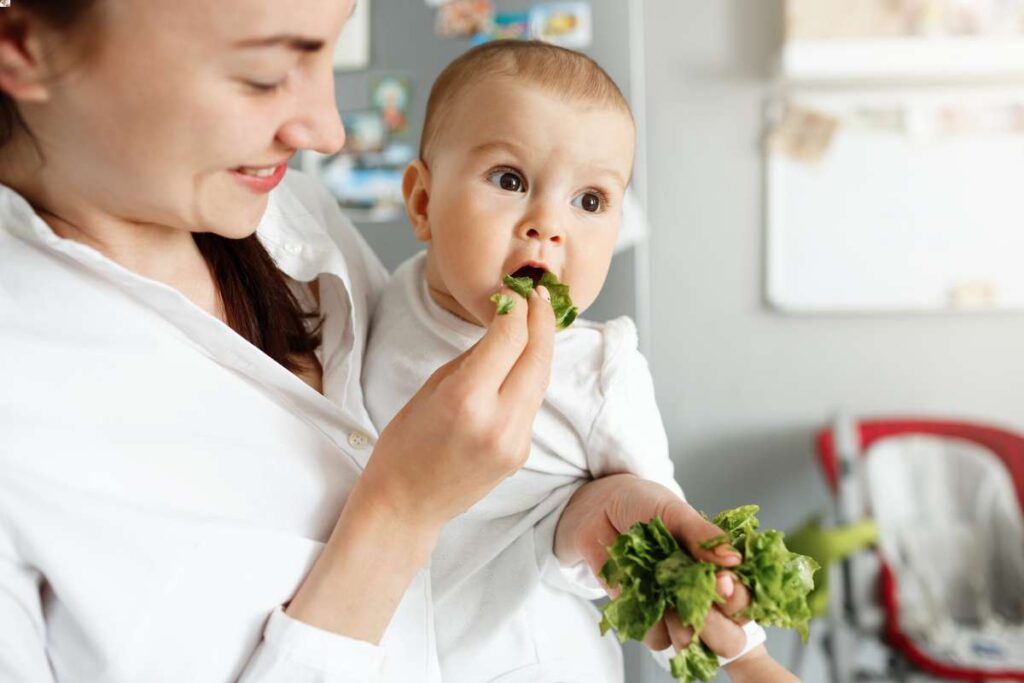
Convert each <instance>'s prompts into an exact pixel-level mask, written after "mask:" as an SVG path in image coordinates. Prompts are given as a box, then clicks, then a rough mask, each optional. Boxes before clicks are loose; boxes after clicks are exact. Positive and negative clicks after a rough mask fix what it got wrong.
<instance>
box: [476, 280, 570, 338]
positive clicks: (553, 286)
mask: <svg viewBox="0 0 1024 683" xmlns="http://www.w3.org/2000/svg"><path fill="white" fill-rule="evenodd" d="M502 281H503V282H504V283H505V284H506V285H508V287H509V289H511V290H512V291H514V292H515V293H516V294H518V295H519V296H521V297H523V298H524V299H529V298H530V292H532V291H533V280H532V279H531V278H528V277H512V276H511V275H505V277H504V278H502ZM537 284H538V285H544V286H545V287H546V288H547V290H548V293H549V294H550V295H551V308H552V309H554V311H555V328H556V329H559V330H564V329H565V328H567V327H569V325H572V323H573V321H574V320H576V317H577V316H578V315H579V310H578V309H577V308H576V307H575V306H573V304H572V299H570V298H569V285H563V284H561V283H560V282H559V281H558V278H557V277H556V276H555V274H554V273H549V272H546V271H545V273H544V274H543V275H542V276H541V278H540V282H539V283H537ZM491 301H492V302H493V303H494V305H495V306H496V307H497V311H498V315H505V314H507V313H508V312H509V311H511V310H512V306H513V305H514V304H513V301H512V299H511V298H510V297H508V296H505V295H504V294H501V293H498V294H494V295H493V296H491Z"/></svg>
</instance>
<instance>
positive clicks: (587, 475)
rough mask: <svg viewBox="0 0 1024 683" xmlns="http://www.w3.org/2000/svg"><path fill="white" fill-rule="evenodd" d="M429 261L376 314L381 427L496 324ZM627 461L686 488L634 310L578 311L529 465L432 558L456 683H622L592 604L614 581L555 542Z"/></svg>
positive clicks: (611, 642) (395, 282)
mask: <svg viewBox="0 0 1024 683" xmlns="http://www.w3.org/2000/svg"><path fill="white" fill-rule="evenodd" d="M425 263H426V259H425V253H420V254H419V255H417V256H415V257H413V258H411V259H410V260H408V261H406V262H405V263H404V264H402V265H401V266H400V267H399V268H398V269H397V270H396V271H395V273H394V275H393V276H392V279H391V281H390V282H389V284H388V285H387V287H386V288H385V291H384V294H383V296H382V298H381V300H380V303H379V304H378V307H377V309H376V311H375V313H374V318H373V322H372V324H371V328H370V338H369V342H368V350H367V355H366V361H365V366H364V369H363V391H364V394H365V397H366V405H367V408H368V410H369V413H370V417H371V419H372V420H373V422H374V424H375V425H376V426H377V427H378V428H379V429H383V427H385V426H386V425H387V423H388V422H390V421H391V418H392V417H394V415H395V414H396V413H397V412H398V411H399V410H400V409H401V408H402V406H404V405H405V404H406V403H407V402H408V400H409V399H410V398H411V397H412V396H413V394H415V393H416V392H417V391H418V390H419V389H420V387H421V386H422V385H423V383H424V382H425V381H426V380H427V378H428V377H429V376H430V375H431V374H432V373H433V372H434V371H435V370H436V369H437V368H438V367H440V366H441V365H443V364H444V363H445V362H447V361H449V360H451V359H452V358H454V357H455V356H457V355H459V354H460V353H462V352H463V351H465V350H466V349H468V348H469V347H470V346H472V345H473V344H474V343H475V342H476V341H478V340H479V339H480V338H481V337H482V336H483V333H484V329H483V328H481V327H479V326H476V325H472V324H470V323H468V322H466V321H464V320H462V319H460V318H458V317H457V316H455V315H453V314H451V313H449V312H448V311H446V310H444V309H443V308H441V307H440V306H438V305H437V304H436V303H435V302H434V301H433V300H432V299H431V298H430V296H429V294H428V291H427V285H426V279H425V277H424V266H425ZM519 304H520V305H524V304H525V302H524V301H520V302H519ZM616 472H630V473H633V474H636V475H637V476H640V477H643V478H645V479H649V480H652V481H656V482H658V483H660V484H663V485H664V486H666V487H668V488H669V489H671V490H672V491H674V492H675V493H676V494H677V495H679V496H680V497H682V496H683V493H682V490H681V489H680V487H679V485H678V484H677V483H676V481H675V478H674V476H673V466H672V461H671V460H670V458H669V454H668V441H667V438H666V435H665V430H664V427H663V425H662V421H661V416H660V414H659V412H658V407H657V405H656V403H655V400H654V387H653V382H652V380H651V376H650V373H649V371H648V367H647V362H646V361H645V359H644V358H643V356H642V355H641V354H640V352H639V351H638V349H637V336H636V329H635V327H634V325H633V323H632V321H631V320H630V319H629V318H627V317H621V318H617V319H615V320H612V321H609V322H607V323H604V324H597V323H592V322H588V321H586V320H577V321H576V322H575V323H574V324H573V325H572V327H570V328H569V329H567V330H564V331H562V332H559V333H557V335H556V337H555V349H554V360H553V364H552V372H551V384H550V386H549V388H548V391H547V394H546V396H545V399H544V402H543V405H542V406H541V408H540V411H539V413H538V414H537V418H536V421H535V422H534V426H533V442H532V447H531V451H530V455H529V458H528V460H527V462H526V464H525V466H524V467H523V468H522V469H521V470H520V471H519V472H517V473H516V474H514V475H513V476H511V477H509V478H508V479H506V480H505V481H504V482H502V483H501V484H500V485H498V486H497V487H496V488H495V489H494V490H493V491H492V492H491V493H490V494H488V495H487V496H486V497H485V498H484V499H483V500H481V501H479V502H478V503H477V504H476V505H474V506H473V507H472V508H470V509H469V510H468V511H467V512H466V513H464V514H463V515H460V516H459V517H456V518H455V519H453V520H452V521H451V522H450V523H449V524H448V525H447V526H446V527H445V528H444V530H443V532H442V534H441V537H440V540H439V542H438V545H437V548H436V550H435V552H434V554H433V556H432V559H431V563H430V575H431V581H430V584H431V590H432V596H433V600H434V606H435V610H434V619H435V623H434V628H435V629H436V642H437V648H438V653H439V656H440V661H441V670H442V677H443V680H444V681H445V683H464V682H465V683H469V682H471V681H472V682H473V683H478V682H480V681H497V680H500V681H502V683H510V682H512V681H530V682H531V683H535V682H537V681H548V680H550V681H577V680H578V681H591V682H594V683H598V682H604V681H608V682H609V683H612V682H614V683H619V682H621V681H622V655H621V649H620V646H619V644H618V642H617V641H616V640H615V637H614V635H613V634H611V633H609V634H608V635H606V636H605V637H601V635H600V632H599V629H598V622H599V620H600V616H599V612H598V610H597V609H596V607H595V606H594V605H593V604H592V603H591V602H590V601H591V600H595V599H597V598H600V597H603V596H604V591H603V590H602V589H601V587H600V585H599V584H598V583H597V581H596V580H595V579H594V577H593V574H592V573H591V572H590V570H589V568H587V567H586V565H585V564H584V563H582V562H581V563H579V564H578V565H577V566H574V567H569V568H564V567H561V566H560V564H559V563H558V561H557V559H556V558H555V557H554V553H553V551H552V542H553V539H554V529H555V525H556V524H557V522H558V518H559V516H560V515H561V512H562V510H563V508H564V507H565V505H566V503H567V502H568V500H569V497H570V496H571V495H572V493H573V492H574V491H575V490H576V489H577V488H578V487H579V486H580V485H581V484H583V483H584V482H586V481H588V480H590V479H591V478H594V477H600V476H603V475H606V474H611V473H616ZM660 659H661V660H662V661H664V658H660Z"/></svg>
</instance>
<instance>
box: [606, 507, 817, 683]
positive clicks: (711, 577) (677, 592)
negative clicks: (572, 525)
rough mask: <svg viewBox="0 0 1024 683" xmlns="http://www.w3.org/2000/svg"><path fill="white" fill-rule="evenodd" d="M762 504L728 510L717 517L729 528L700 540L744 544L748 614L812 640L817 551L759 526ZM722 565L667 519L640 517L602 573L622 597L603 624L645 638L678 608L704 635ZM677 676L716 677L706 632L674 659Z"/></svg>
mask: <svg viewBox="0 0 1024 683" xmlns="http://www.w3.org/2000/svg"><path fill="white" fill-rule="evenodd" d="M758 509H759V508H758V506H756V505H744V506H741V507H738V508H735V509H733V510H723V511H722V512H720V513H719V514H718V515H717V516H716V517H715V519H714V523H715V524H716V525H718V527H719V528H721V529H722V531H723V532H724V533H723V534H722V535H721V536H718V537H716V538H714V539H711V540H710V541H705V542H704V543H702V544H701V546H702V547H704V548H706V549H711V548H714V547H715V546H718V545H722V544H729V545H732V546H733V547H734V548H736V549H737V550H739V551H740V553H741V554H742V556H743V561H742V563H741V564H740V565H739V566H738V567H734V568H732V569H731V571H732V572H733V573H734V574H735V575H736V577H737V578H738V579H739V580H740V581H741V582H742V583H743V584H744V585H745V586H746V587H747V588H748V589H749V590H750V596H751V601H750V606H749V607H748V608H747V609H746V610H744V612H743V614H742V615H741V616H744V617H747V618H750V619H755V620H757V621H758V622H759V623H761V624H765V625H772V626H781V627H783V628H795V629H797V630H799V631H800V633H801V635H802V636H803V637H804V640H805V641H806V638H807V623H808V621H809V620H810V616H811V614H810V609H809V608H808V606H807V595H808V593H810V591H811V589H812V588H813V587H814V581H813V578H812V577H813V574H814V572H815V571H816V570H817V569H818V565H817V563H816V562H815V561H814V560H812V559H811V558H809V557H807V556H804V555H798V554H796V553H793V552H790V551H789V550H787V549H786V546H785V544H784V543H783V534H782V533H781V532H779V531H775V530H768V531H764V532H761V531H758V527H759V522H758V520H757V512H758ZM719 569H721V567H719V566H718V565H716V564H713V563H710V562H701V561H698V560H696V559H694V558H693V556H691V555H690V554H689V553H688V552H687V551H686V550H685V549H683V548H681V547H680V546H679V544H678V542H676V540H675V538H673V536H672V534H670V533H669V531H668V530H667V529H666V528H665V525H664V524H663V523H662V521H661V519H660V518H658V517H655V518H654V519H652V520H651V521H650V522H649V523H646V524H645V523H643V522H639V523H637V524H635V525H634V526H633V527H632V528H631V529H630V530H629V531H627V532H625V533H623V534H621V535H619V537H618V538H616V539H615V542H614V543H613V544H612V545H610V546H608V561H607V562H606V563H605V565H604V566H603V567H602V568H601V577H602V578H603V579H604V580H605V582H606V583H607V584H608V585H609V586H610V587H612V588H618V589H620V593H619V595H618V597H616V598H615V599H613V600H611V601H609V602H608V603H607V604H605V605H604V607H603V608H602V616H601V623H600V629H601V634H602V635H603V634H605V633H607V632H608V630H609V629H613V628H614V629H615V631H616V633H617V634H618V637H619V640H620V641H623V642H625V641H626V640H642V639H643V637H644V636H645V635H646V634H647V632H648V631H649V630H650V629H651V628H652V627H653V626H654V625H655V624H656V623H658V621H660V620H661V618H662V616H663V615H664V612H665V609H667V608H670V609H674V610H676V612H677V613H678V614H679V621H680V622H681V623H682V624H683V625H684V626H691V627H692V628H693V630H694V633H696V634H699V633H700V632H701V630H702V629H703V628H704V623H705V619H706V617H707V614H708V611H709V610H710V609H711V607H712V605H713V604H714V603H722V602H724V601H725V600H724V598H722V597H721V596H720V595H719V594H718V591H717V588H716V581H715V578H716V576H715V574H716V572H717V571H718V570H719ZM671 668H672V676H674V677H675V678H676V679H678V680H679V681H680V683H691V681H696V680H700V681H709V680H711V679H712V678H713V677H714V676H715V672H716V671H717V670H718V658H717V657H716V656H715V654H714V653H713V652H712V651H711V650H710V648H708V647H707V645H705V644H704V643H703V642H702V641H701V640H700V639H699V638H696V637H695V638H694V639H693V640H692V641H691V642H690V644H689V646H688V647H686V648H684V649H683V650H682V651H681V652H679V653H678V654H677V655H676V656H675V657H673V658H672V661H671Z"/></svg>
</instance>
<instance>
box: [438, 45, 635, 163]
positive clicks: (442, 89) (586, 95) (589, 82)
mask: <svg viewBox="0 0 1024 683" xmlns="http://www.w3.org/2000/svg"><path fill="white" fill-rule="evenodd" d="M495 77H506V78H513V79H517V80H522V81H525V82H527V83H530V84H532V85H536V86H539V87H541V88H543V89H545V90H547V91H549V92H552V93H556V94H558V95H560V96H561V97H563V98H565V99H567V100H575V101H581V102H590V103H594V104H601V105H608V106H612V107H615V108H617V109H620V110H622V111H623V112H625V114H626V115H627V116H629V117H630V120H632V118H633V114H632V112H631V111H630V110H629V103H627V102H626V98H625V97H623V95H622V91H621V90H619V86H617V85H616V84H615V81H613V80H612V79H611V76H609V75H608V74H607V73H606V72H605V70H604V69H602V68H601V67H600V66H599V65H598V64H597V62H595V61H594V60H593V59H591V58H590V57H588V56H586V55H584V54H581V53H579V52H574V51H573V50H567V49H565V48H563V47H558V46H557V45H551V44H549V43H542V42H539V41H536V40H526V41H524V40H496V41H492V42H489V43H484V44H483V45H479V46H477V47H475V48H473V49H471V50H468V51H467V52H465V53H463V54H462V55H460V56H459V57H457V58H456V59H455V61H453V62H452V63H451V64H449V65H448V66H447V67H445V69H444V71H442V72H441V75H440V76H438V77H437V80H436V81H434V86H433V87H432V88H431V89H430V98H429V99H428V100H427V113H426V117H425V120H424V122H423V137H422V138H421V140H420V151H419V154H420V159H424V160H425V159H426V158H427V154H429V153H430V148H431V146H432V145H433V143H434V141H435V140H436V139H437V137H438V133H439V132H440V130H441V128H442V126H443V123H442V122H443V121H444V119H445V114H446V113H447V110H449V109H450V108H451V105H452V103H454V102H455V101H456V100H457V97H458V95H460V94H461V93H462V92H463V91H464V90H466V88H468V87H469V86H471V85H474V84H476V83H479V82H480V81H483V80H485V79H488V78H495Z"/></svg>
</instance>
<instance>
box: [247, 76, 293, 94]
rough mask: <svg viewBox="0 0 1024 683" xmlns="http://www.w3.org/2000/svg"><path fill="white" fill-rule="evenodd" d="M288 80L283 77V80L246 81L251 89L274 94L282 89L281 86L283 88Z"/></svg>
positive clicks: (258, 92)
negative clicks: (268, 81) (271, 81)
mask: <svg viewBox="0 0 1024 683" xmlns="http://www.w3.org/2000/svg"><path fill="white" fill-rule="evenodd" d="M286 81H287V79H284V78H282V79H281V80H279V81H275V82H273V83H261V82H259V81H245V84H246V86H248V87H249V88H250V89H251V90H253V91H255V92H256V93H257V94H260V95H269V94H273V93H275V92H277V91H278V90H280V89H281V88H283V87H284V84H285V82H286Z"/></svg>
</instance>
